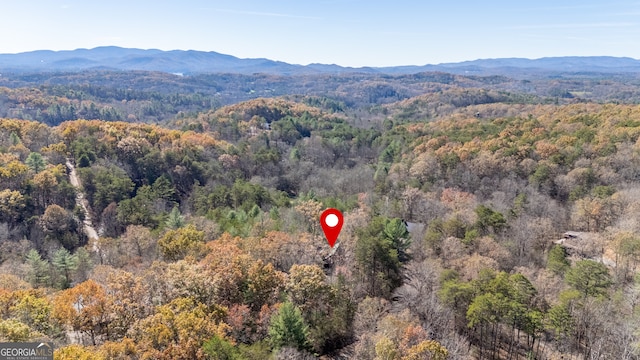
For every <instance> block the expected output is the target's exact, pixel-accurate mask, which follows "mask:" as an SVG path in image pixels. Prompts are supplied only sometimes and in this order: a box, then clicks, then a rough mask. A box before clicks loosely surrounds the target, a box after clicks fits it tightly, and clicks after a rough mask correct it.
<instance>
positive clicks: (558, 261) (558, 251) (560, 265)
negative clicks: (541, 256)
mask: <svg viewBox="0 0 640 360" xmlns="http://www.w3.org/2000/svg"><path fill="white" fill-rule="evenodd" d="M570 266H571V264H570V263H569V260H567V253H566V251H565V249H564V248H563V247H562V246H560V245H555V246H554V247H552V248H551V250H550V251H549V257H548V258H547V269H549V270H551V271H553V272H554V273H556V274H558V275H562V274H564V273H565V271H567V269H569V267H570Z"/></svg>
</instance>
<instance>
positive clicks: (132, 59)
mask: <svg viewBox="0 0 640 360" xmlns="http://www.w3.org/2000/svg"><path fill="white" fill-rule="evenodd" d="M0 70H1V71H4V72H41V71H84V70H144V71H161V72H166V73H178V74H197V73H236V74H255V73H266V74H278V75H296V74H339V73H377V74H413V73H420V72H425V71H443V72H448V73H456V74H472V75H513V74H516V73H518V74H523V73H529V74H532V73H533V74H535V73H554V72H558V73H567V72H569V73H580V72H589V73H640V60H636V59H632V58H628V57H610V56H588V57H547V58H540V59H534V60H532V59H524V58H501V59H481V60H473V61H464V62H459V63H445V64H437V65H423V66H396V67H378V68H374V67H361V68H351V67H343V66H339V65H325V64H309V65H295V64H288V63H285V62H281V61H274V60H269V59H264V58H262V59H241V58H237V57H235V56H231V55H225V54H220V53H217V52H213V51H210V52H204V51H195V50H186V51H185V50H172V51H162V50H155V49H150V50H143V49H131V48H121V47H116V46H105V47H97V48H94V49H77V50H64V51H50V50H38V51H31V52H23V53H18V54H0Z"/></svg>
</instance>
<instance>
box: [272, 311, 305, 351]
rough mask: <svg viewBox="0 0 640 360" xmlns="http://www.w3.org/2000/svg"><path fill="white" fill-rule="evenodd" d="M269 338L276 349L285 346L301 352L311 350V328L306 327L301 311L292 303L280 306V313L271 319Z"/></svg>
mask: <svg viewBox="0 0 640 360" xmlns="http://www.w3.org/2000/svg"><path fill="white" fill-rule="evenodd" d="M269 337H270V339H271V344H272V345H273V347H274V348H276V349H279V348H282V347H285V346H290V347H295V348H297V349H299V350H306V349H309V348H310V345H309V340H308V339H309V328H308V327H307V325H305V323H304V320H303V318H302V313H301V312H300V309H298V308H297V307H295V306H294V305H293V304H292V303H290V302H285V303H284V304H282V306H280V309H279V310H278V313H277V314H275V315H274V316H273V318H272V319H271V325H270V326H269Z"/></svg>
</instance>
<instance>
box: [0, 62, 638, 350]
mask: <svg viewBox="0 0 640 360" xmlns="http://www.w3.org/2000/svg"><path fill="white" fill-rule="evenodd" d="M125 79H128V80H127V81H126V82H125V81H124V80H125ZM1 83H2V85H4V86H5V87H3V88H0V115H2V119H0V165H1V167H0V184H1V186H0V248H1V251H0V341H43V340H47V341H53V342H54V343H55V345H56V348H57V350H56V359H79V358H85V359H266V358H270V357H271V358H274V359H289V358H296V359H307V358H308V359H312V358H316V357H324V358H335V359H339V358H354V359H365V360H366V359H371V360H374V359H403V360H404V359H475V358H500V359H515V358H522V359H525V358H538V359H556V358H560V357H561V356H564V358H565V359H566V358H574V359H582V358H585V359H636V358H638V356H639V355H640V348H639V346H640V338H639V337H638V334H639V330H640V329H639V327H638V325H639V324H640V323H639V320H640V319H639V318H638V308H637V307H638V304H639V302H638V294H640V282H639V281H640V280H638V279H639V278H638V276H637V272H638V263H639V262H640V236H639V235H638V234H639V232H640V222H639V221H638V216H639V215H640V214H639V212H640V183H639V181H638V178H639V176H640V172H639V170H638V169H640V139H639V138H640V107H639V106H638V105H636V102H637V100H638V96H637V93H638V92H637V91H638V88H637V85H636V84H634V83H633V80H626V79H625V78H621V77H618V76H614V75H611V76H604V75H603V76H602V78H595V77H580V76H574V77H569V76H567V77H566V78H560V79H549V78H543V77H541V78H536V79H532V80H530V81H529V80H527V81H524V80H513V79H509V78H506V77H498V76H492V77H473V76H460V75H449V74H444V73H422V74H416V75H397V76H382V75H366V74H343V75H331V76H330V75H322V76H307V75H305V76H299V77H278V76H271V75H254V76H250V75H199V76H193V77H178V76H174V75H166V74H160V73H143V72H139V73H125V72H119V73H99V74H98V75H96V74H94V73H74V74H40V75H30V76H28V75H24V74H20V75H10V76H5V75H4V74H3V76H2V81H1ZM214 84H218V85H214ZM242 84H250V86H249V85H247V87H246V88H242V86H244V85H242ZM267 84H268V85H267ZM274 84H279V85H278V86H279V87H275V86H273V85H274ZM269 86H273V88H272V89H274V90H273V92H271V93H270V94H268V95H267V94H266V93H265V92H266V91H267V90H266V89H267V88H268V87H269ZM238 89H241V90H238ZM251 91H254V92H253V93H252V92H251ZM238 100H242V101H238ZM76 177H77V180H79V182H80V184H81V185H80V186H76V185H75V180H76ZM328 207H334V208H337V209H339V210H341V211H342V212H343V214H344V216H345V221H344V228H343V230H342V233H341V234H340V237H339V239H338V243H337V244H336V247H335V248H333V249H331V248H330V247H329V246H328V245H327V244H326V241H325V240H324V238H323V234H322V231H321V229H320V224H319V222H318V219H319V216H320V213H321V212H322V211H323V210H324V209H326V208H328ZM87 228H92V229H94V230H95V231H96V232H97V236H96V237H94V236H92V234H91V232H90V231H87Z"/></svg>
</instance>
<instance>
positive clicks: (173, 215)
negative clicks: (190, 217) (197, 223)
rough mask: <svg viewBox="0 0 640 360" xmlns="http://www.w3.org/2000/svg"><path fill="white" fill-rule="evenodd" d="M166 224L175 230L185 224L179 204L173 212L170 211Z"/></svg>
mask: <svg viewBox="0 0 640 360" xmlns="http://www.w3.org/2000/svg"><path fill="white" fill-rule="evenodd" d="M166 224H167V226H168V227H169V228H171V229H174V230H175V229H179V228H181V227H183V226H184V224H185V221H184V216H182V214H180V210H179V209H178V207H177V206H174V207H173V210H171V212H170V213H169V218H168V219H167V222H166Z"/></svg>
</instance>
